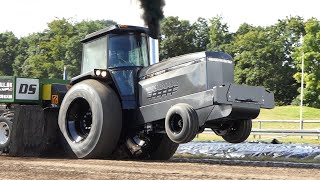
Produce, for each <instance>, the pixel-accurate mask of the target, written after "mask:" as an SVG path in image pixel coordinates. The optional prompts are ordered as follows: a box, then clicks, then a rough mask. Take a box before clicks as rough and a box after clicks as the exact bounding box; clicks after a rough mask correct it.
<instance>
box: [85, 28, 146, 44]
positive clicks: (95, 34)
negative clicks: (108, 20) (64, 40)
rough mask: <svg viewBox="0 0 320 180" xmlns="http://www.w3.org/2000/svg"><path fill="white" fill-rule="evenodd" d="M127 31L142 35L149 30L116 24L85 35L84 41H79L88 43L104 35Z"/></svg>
mask: <svg viewBox="0 0 320 180" xmlns="http://www.w3.org/2000/svg"><path fill="white" fill-rule="evenodd" d="M127 31H135V32H142V33H146V34H148V33H149V30H148V29H147V28H145V27H139V26H128V25H119V24H116V25H114V26H111V27H110V26H109V27H107V28H104V29H101V30H99V31H96V32H93V33H91V34H88V35H86V37H85V38H84V39H82V40H81V42H82V43H86V42H88V41H91V40H94V39H97V38H99V37H102V36H104V35H106V34H110V33H121V32H127Z"/></svg>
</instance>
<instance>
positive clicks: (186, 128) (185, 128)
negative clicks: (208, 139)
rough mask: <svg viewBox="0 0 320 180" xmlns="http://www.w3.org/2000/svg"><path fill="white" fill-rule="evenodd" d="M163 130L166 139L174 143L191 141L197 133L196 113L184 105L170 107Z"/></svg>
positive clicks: (197, 121)
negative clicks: (166, 136)
mask: <svg viewBox="0 0 320 180" xmlns="http://www.w3.org/2000/svg"><path fill="white" fill-rule="evenodd" d="M165 130H166V133H167V135H168V137H169V138H170V139H171V140H172V141H173V142H175V143H179V144H181V143H187V142H190V141H192V140H193V139H194V138H195V136H196V135H197V133H198V132H199V120H198V115H197V112H196V111H195V110H194V109H193V108H192V107H191V106H190V105H188V104H184V103H180V104H176V105H174V106H172V107H171V108H170V109H169V111H168V113H167V115H166V119H165Z"/></svg>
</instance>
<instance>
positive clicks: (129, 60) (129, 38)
mask: <svg viewBox="0 0 320 180" xmlns="http://www.w3.org/2000/svg"><path fill="white" fill-rule="evenodd" d="M108 42H109V63H108V67H109V68H115V67H125V66H148V62H149V59H148V49H147V48H148V46H147V36H146V35H145V34H141V33H129V34H112V35H110V38H109V41H108Z"/></svg>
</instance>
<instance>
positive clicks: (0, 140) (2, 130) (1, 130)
mask: <svg viewBox="0 0 320 180" xmlns="http://www.w3.org/2000/svg"><path fill="white" fill-rule="evenodd" d="M9 135H10V128H9V125H8V124H7V123H5V122H0V144H5V143H6V142H7V141H8V140H9Z"/></svg>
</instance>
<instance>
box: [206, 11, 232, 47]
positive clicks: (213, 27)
mask: <svg viewBox="0 0 320 180" xmlns="http://www.w3.org/2000/svg"><path fill="white" fill-rule="evenodd" d="M209 38H210V44H209V49H210V50H212V51H224V52H226V51H227V49H229V47H228V46H229V45H230V43H231V42H232V40H233V35H232V33H230V32H229V29H228V25H227V24H226V23H223V22H222V17H221V16H216V17H214V18H212V19H210V31H209Z"/></svg>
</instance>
